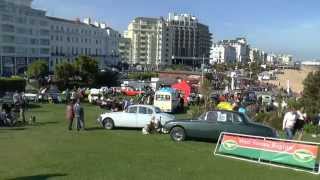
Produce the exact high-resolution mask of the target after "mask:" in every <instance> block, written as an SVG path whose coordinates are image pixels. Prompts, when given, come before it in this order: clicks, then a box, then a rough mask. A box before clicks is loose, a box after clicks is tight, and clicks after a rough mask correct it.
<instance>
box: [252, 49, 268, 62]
mask: <svg viewBox="0 0 320 180" xmlns="http://www.w3.org/2000/svg"><path fill="white" fill-rule="evenodd" d="M249 57H250V58H249V59H250V62H256V63H260V64H263V63H265V62H266V58H267V54H266V53H265V52H264V51H262V50H260V49H258V48H251V49H250V53H249Z"/></svg>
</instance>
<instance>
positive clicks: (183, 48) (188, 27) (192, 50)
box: [167, 13, 212, 65]
mask: <svg viewBox="0 0 320 180" xmlns="http://www.w3.org/2000/svg"><path fill="white" fill-rule="evenodd" d="M167 26H168V28H169V29H170V30H171V33H172V39H171V42H170V41H169V43H170V44H172V61H173V63H174V64H187V65H200V64H201V63H202V62H203V59H205V60H206V62H207V63H208V62H209V56H210V48H211V45H212V44H211V34H210V32H209V28H208V26H206V25H204V24H201V23H200V22H199V21H198V19H197V18H196V17H195V16H192V15H190V14H180V15H177V14H174V13H170V14H169V17H168V19H167Z"/></svg>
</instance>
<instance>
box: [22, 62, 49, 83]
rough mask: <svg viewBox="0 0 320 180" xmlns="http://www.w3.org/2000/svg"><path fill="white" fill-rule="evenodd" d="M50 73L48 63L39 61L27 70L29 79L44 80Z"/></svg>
mask: <svg viewBox="0 0 320 180" xmlns="http://www.w3.org/2000/svg"><path fill="white" fill-rule="evenodd" d="M48 73H49V67H48V64H47V62H46V61H43V60H38V61H35V62H33V63H31V64H30V65H29V66H28V69H27V75H28V77H29V78H36V79H39V78H43V77H44V76H45V75H47V74H48Z"/></svg>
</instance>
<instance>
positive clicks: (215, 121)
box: [164, 110, 278, 141]
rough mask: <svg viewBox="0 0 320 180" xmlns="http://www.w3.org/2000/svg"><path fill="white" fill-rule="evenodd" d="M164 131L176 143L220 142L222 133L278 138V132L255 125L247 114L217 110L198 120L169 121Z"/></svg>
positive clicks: (205, 114)
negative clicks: (187, 141) (187, 140)
mask: <svg viewBox="0 0 320 180" xmlns="http://www.w3.org/2000/svg"><path fill="white" fill-rule="evenodd" d="M164 131H165V132H167V133H170V137H171V139H172V140H174V141H183V140H185V139H186V138H195V139H210V140H215V141H216V140H218V138H219V135H220V133H221V132H229V133H238V134H247V135H254V136H263V137H277V136H278V135H277V132H276V131H275V130H274V129H272V128H270V127H268V126H264V125H262V124H258V123H254V122H253V121H252V120H251V119H250V118H249V117H248V116H247V115H246V114H243V113H239V112H234V111H225V110H216V111H210V112H206V113H204V114H202V115H201V116H200V117H199V118H198V119H192V120H175V121H169V122H167V123H166V124H165V125H164Z"/></svg>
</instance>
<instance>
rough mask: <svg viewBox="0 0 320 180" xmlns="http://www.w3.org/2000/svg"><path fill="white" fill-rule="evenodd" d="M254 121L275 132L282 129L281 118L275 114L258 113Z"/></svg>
mask: <svg viewBox="0 0 320 180" xmlns="http://www.w3.org/2000/svg"><path fill="white" fill-rule="evenodd" d="M255 120H256V121H257V122H259V123H263V124H266V125H268V126H271V127H273V128H275V129H277V130H281V129H282V117H279V116H278V115H277V114H276V113H258V114H257V116H256V117H255Z"/></svg>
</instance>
